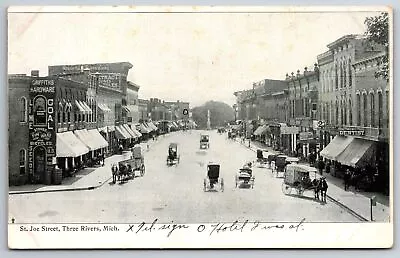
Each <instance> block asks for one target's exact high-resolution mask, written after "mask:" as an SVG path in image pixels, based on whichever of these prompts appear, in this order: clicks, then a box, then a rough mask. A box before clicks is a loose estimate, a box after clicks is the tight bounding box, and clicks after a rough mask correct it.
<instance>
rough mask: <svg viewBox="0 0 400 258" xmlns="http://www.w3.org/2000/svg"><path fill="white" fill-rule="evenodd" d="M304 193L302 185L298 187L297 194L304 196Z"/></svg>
mask: <svg viewBox="0 0 400 258" xmlns="http://www.w3.org/2000/svg"><path fill="white" fill-rule="evenodd" d="M303 193H304V188H303V187H302V186H301V185H299V186H298V187H297V194H298V195H303Z"/></svg>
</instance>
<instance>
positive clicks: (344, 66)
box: [343, 61, 347, 87]
mask: <svg viewBox="0 0 400 258" xmlns="http://www.w3.org/2000/svg"><path fill="white" fill-rule="evenodd" d="M346 69H347V65H346V61H344V62H343V87H346V86H347V85H346V84H347V81H346V77H347V73H346Z"/></svg>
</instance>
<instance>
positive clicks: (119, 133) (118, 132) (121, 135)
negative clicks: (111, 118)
mask: <svg viewBox="0 0 400 258" xmlns="http://www.w3.org/2000/svg"><path fill="white" fill-rule="evenodd" d="M115 136H116V137H117V138H118V139H120V140H126V139H129V138H132V137H131V136H130V134H129V133H128V132H127V131H126V130H125V129H124V128H123V127H122V126H120V125H119V126H116V127H115Z"/></svg>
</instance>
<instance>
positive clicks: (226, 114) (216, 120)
mask: <svg viewBox="0 0 400 258" xmlns="http://www.w3.org/2000/svg"><path fill="white" fill-rule="evenodd" d="M208 110H210V122H211V127H214V128H215V127H218V126H224V125H225V124H226V123H227V121H232V120H233V119H234V111H233V108H232V107H231V106H229V105H227V104H225V103H223V102H218V101H212V100H211V101H208V102H206V103H205V104H204V105H202V106H199V107H195V108H193V109H192V118H193V120H194V121H195V122H196V124H197V125H198V127H199V128H203V129H204V128H206V127H207V111H208Z"/></svg>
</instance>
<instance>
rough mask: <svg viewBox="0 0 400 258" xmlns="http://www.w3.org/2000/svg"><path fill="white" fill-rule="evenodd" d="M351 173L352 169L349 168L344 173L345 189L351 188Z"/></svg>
mask: <svg viewBox="0 0 400 258" xmlns="http://www.w3.org/2000/svg"><path fill="white" fill-rule="evenodd" d="M350 178H351V173H350V169H347V170H346V172H345V173H344V190H345V191H347V190H348V189H349V184H350Z"/></svg>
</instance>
